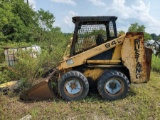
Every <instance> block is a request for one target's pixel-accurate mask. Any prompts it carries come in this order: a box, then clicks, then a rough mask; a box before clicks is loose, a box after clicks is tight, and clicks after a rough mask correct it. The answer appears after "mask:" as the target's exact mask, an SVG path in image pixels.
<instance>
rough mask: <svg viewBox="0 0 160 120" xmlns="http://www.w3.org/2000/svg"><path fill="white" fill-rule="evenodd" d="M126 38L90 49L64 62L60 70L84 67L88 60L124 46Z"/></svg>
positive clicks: (59, 67) (122, 37)
mask: <svg viewBox="0 0 160 120" xmlns="http://www.w3.org/2000/svg"><path fill="white" fill-rule="evenodd" d="M124 38H125V35H123V36H120V37H119V38H116V39H114V40H111V41H109V42H106V43H104V44H101V45H99V46H97V47H94V48H91V49H89V50H87V51H84V52H82V53H80V54H77V55H75V56H73V57H70V58H68V59H67V60H64V61H62V62H61V63H60V64H59V66H58V69H59V70H64V69H67V68H71V67H75V66H79V65H82V64H84V63H86V61H87V59H89V58H91V57H93V56H95V55H98V54H100V53H102V52H104V51H107V50H109V49H111V48H114V47H115V46H117V45H120V44H122V43H123V41H124ZM67 63H69V64H67Z"/></svg>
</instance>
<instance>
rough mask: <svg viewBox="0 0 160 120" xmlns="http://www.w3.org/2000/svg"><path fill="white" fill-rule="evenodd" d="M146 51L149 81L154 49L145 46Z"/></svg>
mask: <svg viewBox="0 0 160 120" xmlns="http://www.w3.org/2000/svg"><path fill="white" fill-rule="evenodd" d="M145 51H146V67H147V68H146V69H147V81H149V79H150V71H151V61H152V49H150V48H145ZM147 81H146V82H147Z"/></svg>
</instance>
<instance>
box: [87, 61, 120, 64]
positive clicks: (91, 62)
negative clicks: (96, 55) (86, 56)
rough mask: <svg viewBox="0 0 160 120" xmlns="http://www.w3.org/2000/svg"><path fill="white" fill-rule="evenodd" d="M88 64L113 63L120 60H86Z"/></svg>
mask: <svg viewBox="0 0 160 120" xmlns="http://www.w3.org/2000/svg"><path fill="white" fill-rule="evenodd" d="M87 63H89V64H101V65H106V64H107V65H115V64H118V63H121V60H87Z"/></svg>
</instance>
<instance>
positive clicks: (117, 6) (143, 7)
mask: <svg viewBox="0 0 160 120" xmlns="http://www.w3.org/2000/svg"><path fill="white" fill-rule="evenodd" d="M29 4H30V5H31V6H32V8H33V9H34V10H35V11H37V10H39V9H40V8H42V9H44V10H47V11H49V12H50V13H52V14H53V15H54V17H55V23H54V26H58V27H60V28H61V30H62V32H66V33H69V32H73V30H74V24H73V23H72V17H73V16H117V17H118V19H117V21H116V23H117V30H118V31H121V30H123V31H127V30H128V27H129V26H130V25H131V24H133V23H138V24H139V25H144V26H145V27H146V29H145V31H146V32H148V33H156V34H157V35H159V34H160V7H159V6H160V0H29ZM158 11H159V12H158Z"/></svg>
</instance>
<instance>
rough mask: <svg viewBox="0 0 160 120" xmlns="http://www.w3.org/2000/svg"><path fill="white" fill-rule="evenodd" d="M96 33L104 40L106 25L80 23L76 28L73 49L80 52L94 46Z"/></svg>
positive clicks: (105, 38) (105, 37) (96, 42)
mask: <svg viewBox="0 0 160 120" xmlns="http://www.w3.org/2000/svg"><path fill="white" fill-rule="evenodd" d="M98 35H101V37H102V38H103V40H104V41H106V40H107V34H106V26H105V25H104V24H97V25H82V26H81V28H80V29H79V30H78V41H77V43H76V46H75V51H76V52H80V51H83V50H87V49H89V48H92V47H94V46H96V45H97V44H98V41H97V37H98Z"/></svg>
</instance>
